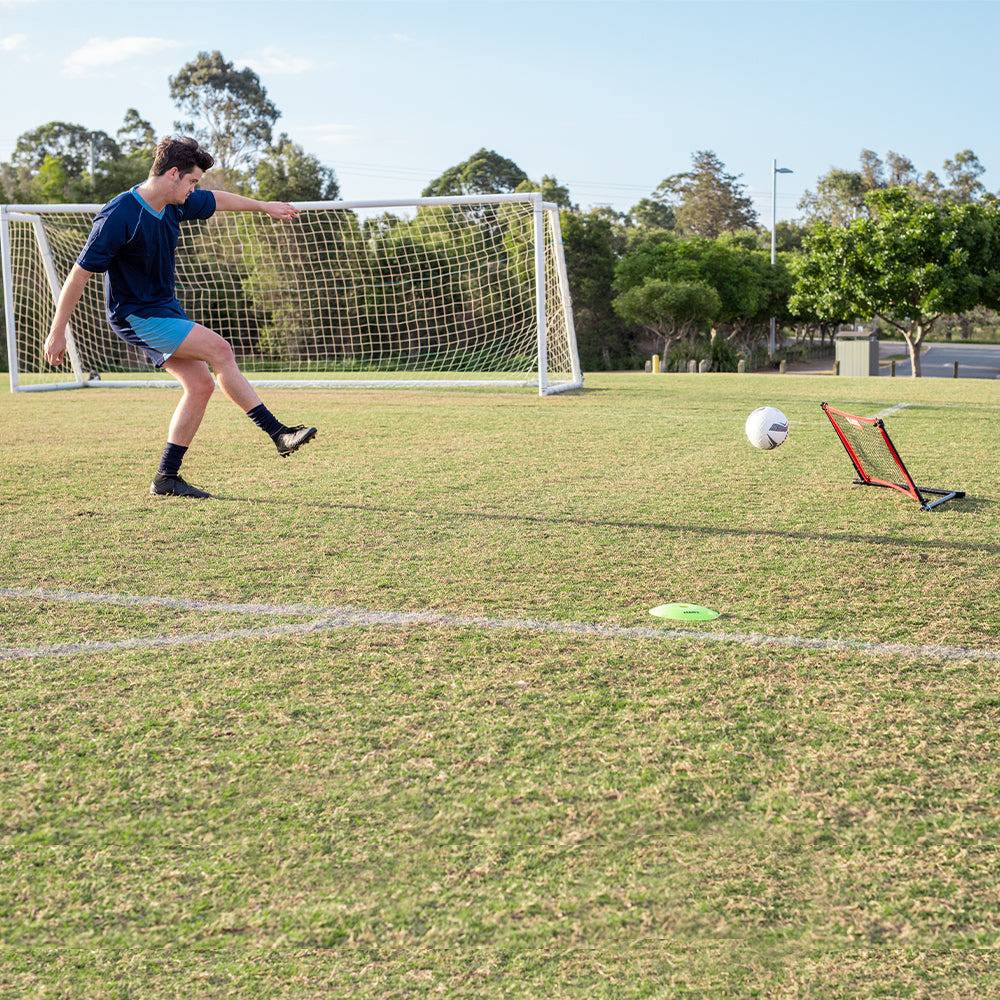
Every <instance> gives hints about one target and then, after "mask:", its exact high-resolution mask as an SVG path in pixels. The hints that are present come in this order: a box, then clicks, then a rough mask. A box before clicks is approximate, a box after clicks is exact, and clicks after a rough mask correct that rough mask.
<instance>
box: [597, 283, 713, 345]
mask: <svg viewBox="0 0 1000 1000" xmlns="http://www.w3.org/2000/svg"><path fill="white" fill-rule="evenodd" d="M614 308H615V312H617V313H618V315H619V316H621V318H622V319H624V320H625V322H627V323H632V324H634V325H636V326H640V327H642V328H643V329H645V330H648V331H649V332H650V333H652V334H653V335H654V336H656V337H657V338H658V339H659V341H660V342H661V344H662V352H663V356H664V357H666V355H667V354H668V352H669V351H670V346H671V344H672V343H674V342H675V341H677V340H680V339H682V338H685V337H690V336H691V335H692V334H693V333H696V332H698V331H703V330H704V329H705V328H706V327H707V326H708V324H709V323H711V321H712V320H714V319H715V318H716V317H717V316H718V315H719V312H720V311H721V309H722V300H721V299H720V298H719V293H718V292H717V291H716V290H715V289H714V288H712V287H711V285H708V284H706V283H705V282H704V281H664V280H663V279H662V278H647V279H646V280H645V281H644V282H643V283H642V284H641V285H635V286H633V287H632V288H629V289H628V290H627V291H624V292H622V293H621V295H619V296H617V297H616V298H615V300H614Z"/></svg>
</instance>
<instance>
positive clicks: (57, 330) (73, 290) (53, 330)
mask: <svg viewBox="0 0 1000 1000" xmlns="http://www.w3.org/2000/svg"><path fill="white" fill-rule="evenodd" d="M92 273H93V272H92V271H87V270H84V268H82V267H80V265H79V264H74V265H73V269H72V270H71V271H70V272H69V275H68V276H67V278H66V281H65V283H64V284H63V286H62V291H61V292H60V293H59V301H58V303H57V304H56V314H55V316H54V317H53V319H52V325H51V326H50V327H49V335H48V336H47V337H46V338H45V346H44V347H43V350H44V352H45V360H46V361H48V363H49V364H50V365H52V366H53V367H54V368H58V367H59V365H61V364H62V363H63V358H64V357H65V355H66V324H67V323H68V322H69V318H70V316H72V315H73V310H74V309H75V308H76V304H77V302H79V301H80V296H81V295H83V286H84V285H86V284H87V282H88V281H89V280H90V276H91V274H92Z"/></svg>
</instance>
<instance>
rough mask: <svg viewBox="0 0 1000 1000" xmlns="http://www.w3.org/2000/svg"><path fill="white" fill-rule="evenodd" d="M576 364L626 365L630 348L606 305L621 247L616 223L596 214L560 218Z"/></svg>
mask: <svg viewBox="0 0 1000 1000" xmlns="http://www.w3.org/2000/svg"><path fill="white" fill-rule="evenodd" d="M560 225H561V228H562V235H563V248H564V250H565V254H566V270H567V272H568V273H569V288H570V299H571V300H572V302H573V321H574V325H575V328H576V342H577V349H578V350H579V352H580V363H581V365H583V367H584V368H585V369H594V368H602V369H605V370H607V369H613V368H619V367H626V366H630V365H632V364H633V363H634V362H635V360H636V346H635V344H634V342H633V338H632V336H631V333H630V330H629V327H628V325H627V324H626V323H625V322H624V321H623V320H622V319H621V317H620V316H619V315H618V313H616V312H615V310H614V308H613V307H612V304H611V303H612V299H613V298H614V292H613V290H612V282H613V281H614V276H615V263H616V261H617V260H618V256H619V254H620V253H621V251H622V249H623V248H624V237H623V235H622V234H621V232H620V230H621V225H620V223H616V222H615V221H614V220H612V219H609V218H607V217H606V216H604V215H603V214H602V213H600V212H599V211H596V210H595V211H591V212H587V213H578V212H563V213H562V215H561V217H560Z"/></svg>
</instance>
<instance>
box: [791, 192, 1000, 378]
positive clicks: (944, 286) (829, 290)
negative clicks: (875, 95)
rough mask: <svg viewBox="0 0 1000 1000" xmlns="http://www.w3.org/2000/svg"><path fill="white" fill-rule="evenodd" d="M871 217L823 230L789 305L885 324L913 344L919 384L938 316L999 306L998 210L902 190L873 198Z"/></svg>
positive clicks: (810, 245) (809, 243) (810, 243)
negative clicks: (935, 199) (927, 199)
mask: <svg viewBox="0 0 1000 1000" xmlns="http://www.w3.org/2000/svg"><path fill="white" fill-rule="evenodd" d="M865 200H866V205H867V208H868V209H869V212H870V217H869V218H863V219H857V220H856V221H855V222H853V223H851V225H850V226H848V227H846V228H838V227H836V226H832V225H830V224H828V223H819V224H817V226H816V228H815V229H814V231H813V233H812V234H811V235H810V236H809V237H808V238H807V240H806V256H805V258H804V259H803V261H802V263H801V268H800V270H799V273H798V277H797V280H796V284H795V292H794V294H793V296H792V300H791V308H792V309H793V310H796V311H802V312H806V313H811V314H812V315H815V316H817V317H819V318H826V319H830V318H833V317H841V316H844V315H852V316H856V317H858V318H860V319H863V320H868V319H872V318H875V317H877V318H878V319H880V320H882V321H883V322H884V323H886V324H888V325H889V326H892V327H894V328H896V329H897V330H899V331H900V333H902V335H903V338H904V339H905V340H906V344H907V348H908V349H909V353H910V360H911V362H912V368H913V375H914V377H919V376H920V345H921V343H922V342H923V340H924V339H925V337H926V336H927V334H928V333H929V332H930V330H931V329H932V328H933V326H934V323H935V322H936V321H937V319H938V318H939V317H940V316H942V315H944V314H947V313H962V312H966V311H967V310H969V309H972V308H974V307H975V306H977V305H983V306H987V307H989V308H996V307H997V306H998V305H1000V210H998V209H997V208H996V206H993V205H977V204H966V205H956V204H948V203H945V204H940V205H935V204H931V203H929V202H924V201H921V200H920V199H919V198H918V197H917V196H916V195H914V194H913V193H912V192H910V191H907V190H906V189H904V188H893V189H889V190H885V191H876V192H870V193H869V194H868V195H867V196H866V199H865Z"/></svg>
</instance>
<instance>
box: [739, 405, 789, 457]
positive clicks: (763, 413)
mask: <svg viewBox="0 0 1000 1000" xmlns="http://www.w3.org/2000/svg"><path fill="white" fill-rule="evenodd" d="M745 429H746V432H747V440H748V441H749V442H750V443H751V444H752V445H753V446H754V447H755V448H761V449H763V450H764V451H770V450H771V449H772V448H777V447H778V446H779V445H780V444H782V443H783V442H784V440H785V438H786V437H788V417H786V416H785V415H784V413H782V412H781V410H778V409H775V407H773V406H758V407H757V409H756V410H754V411H753V413H751V414H750V416H749V417H747V423H746V428H745Z"/></svg>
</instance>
